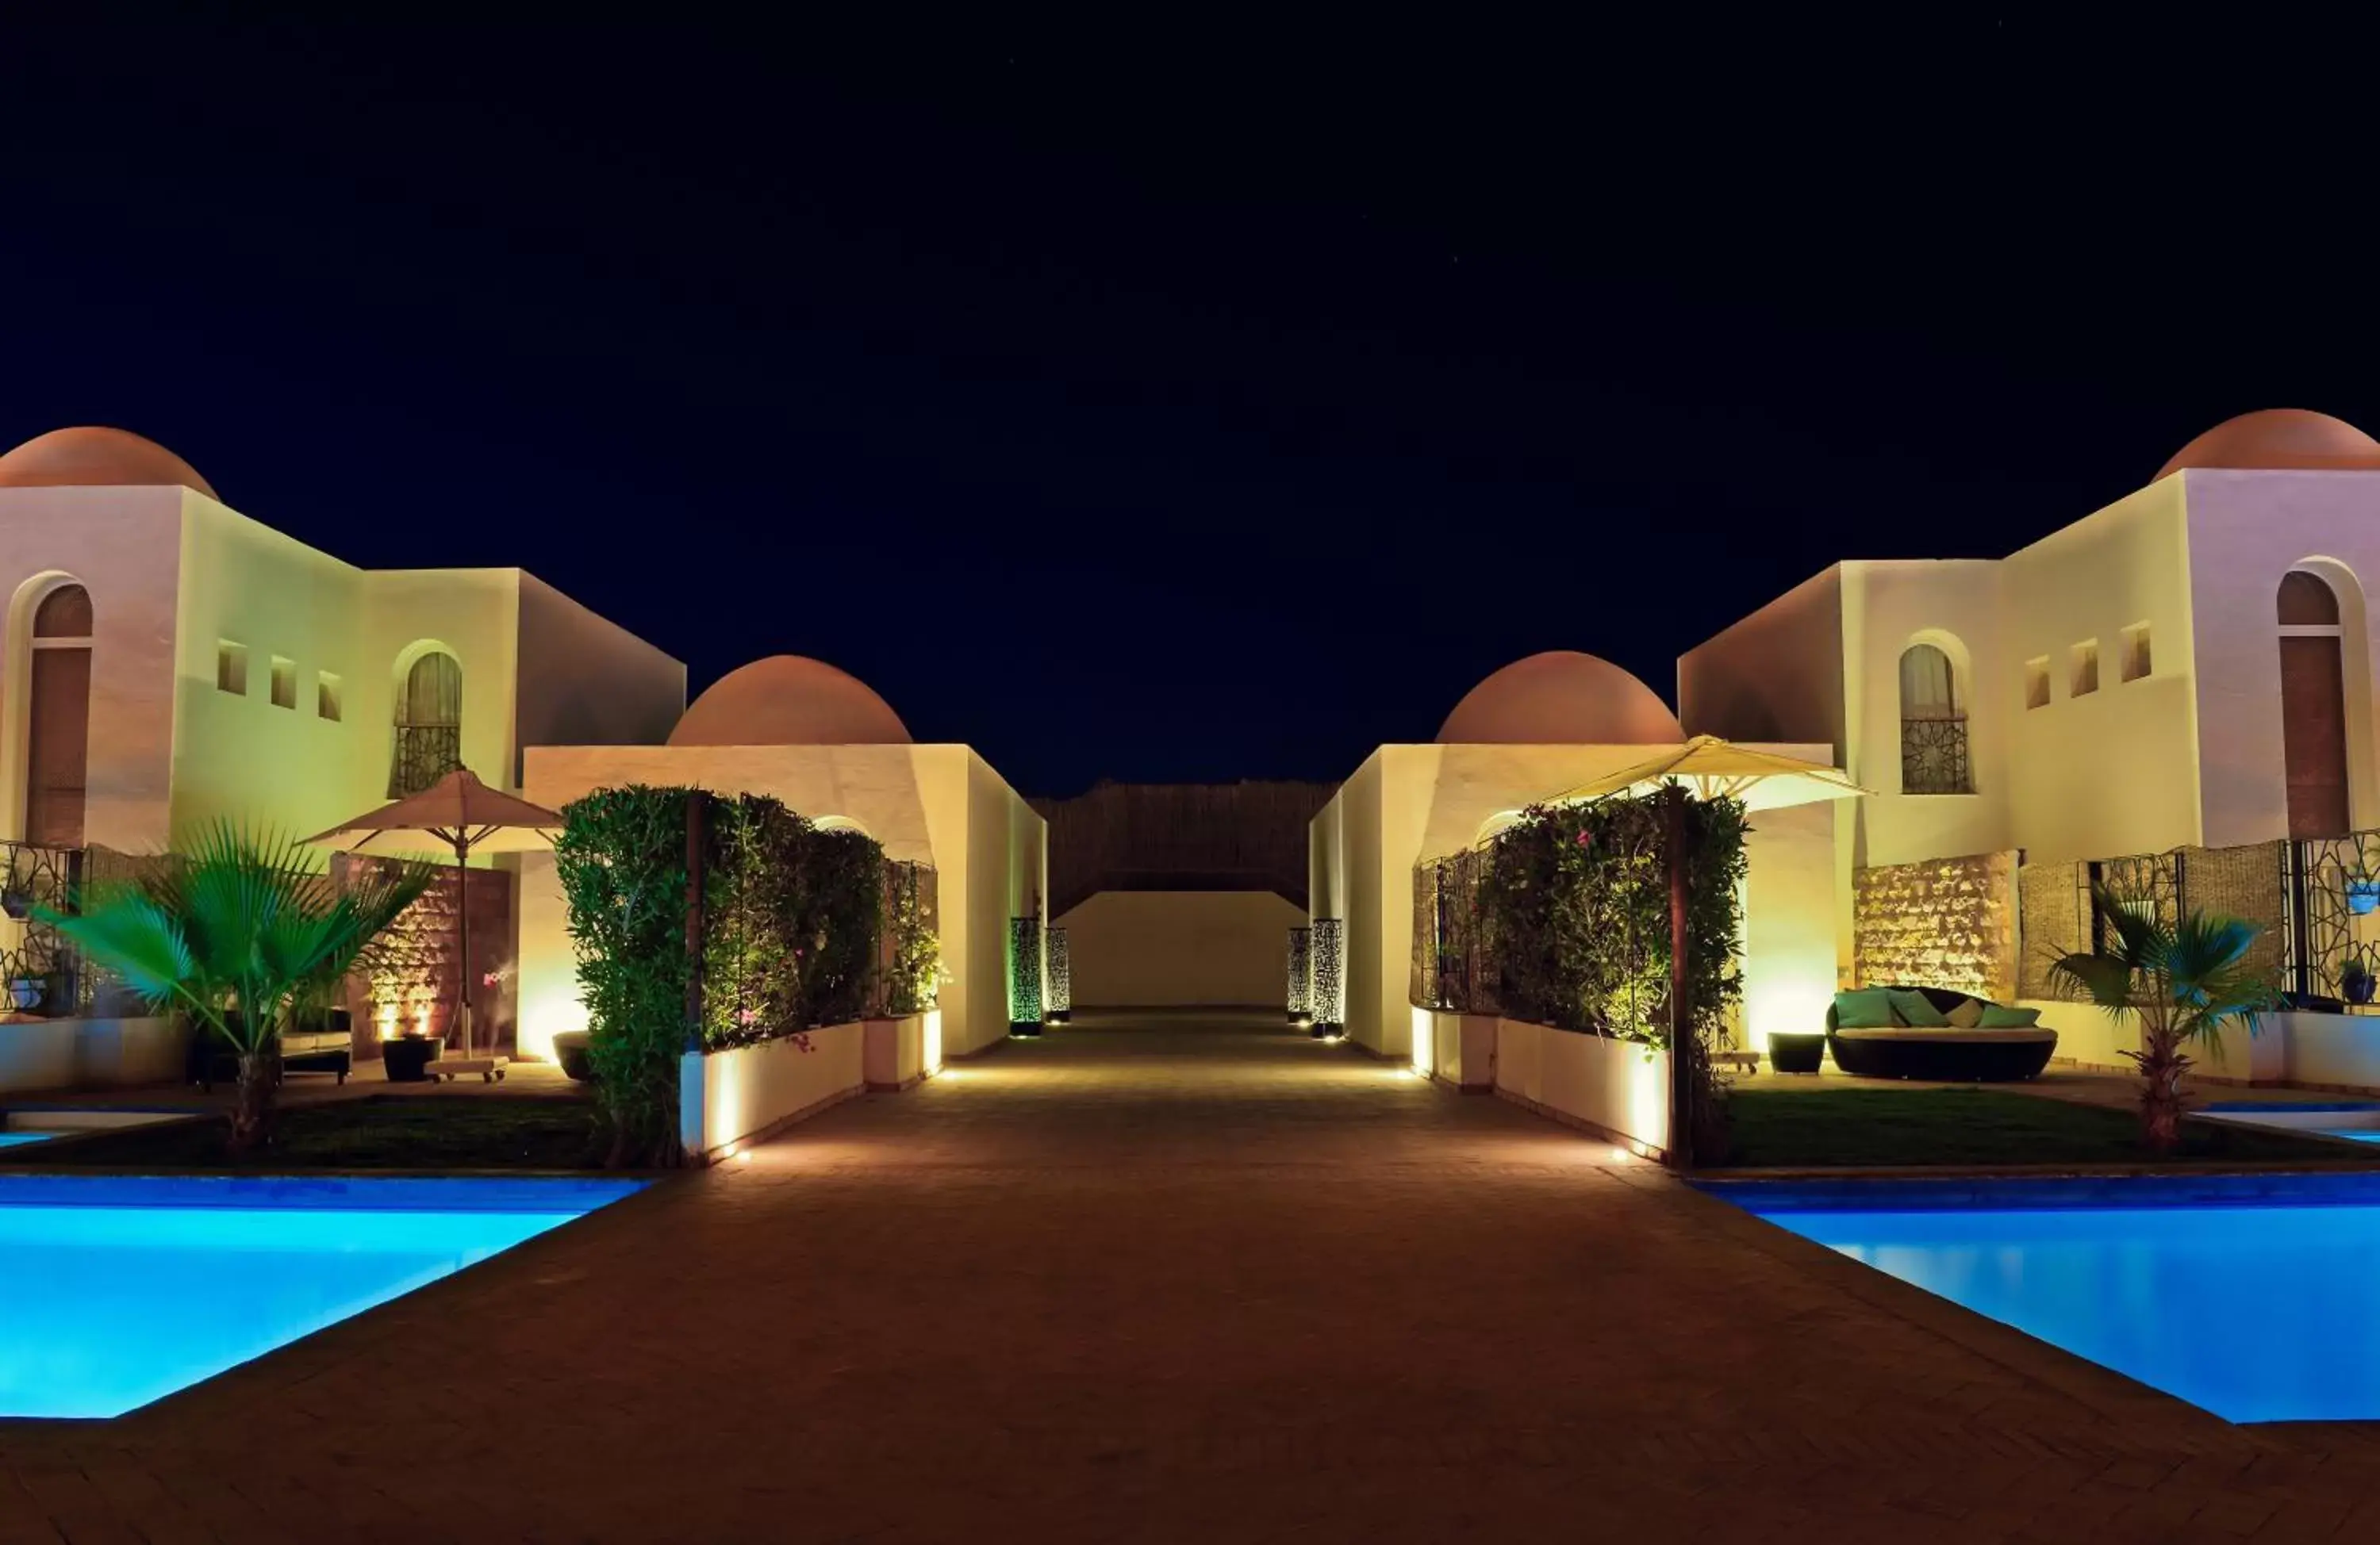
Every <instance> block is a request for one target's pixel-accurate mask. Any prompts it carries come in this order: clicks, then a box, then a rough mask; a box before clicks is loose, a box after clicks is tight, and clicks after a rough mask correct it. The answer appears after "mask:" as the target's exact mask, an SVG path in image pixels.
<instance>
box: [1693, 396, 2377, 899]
mask: <svg viewBox="0 0 2380 1545" xmlns="http://www.w3.org/2000/svg"><path fill="white" fill-rule="evenodd" d="M2370 574H2380V442H2375V441H2373V440H2372V439H2371V438H2369V437H2368V436H2366V435H2364V434H2363V433H2362V431H2360V430H2358V429H2356V428H2352V427H2351V426H2350V425H2347V424H2343V423H2341V422H2339V421H2338V419H2335V418H2329V417H2326V416H2323V415H2321V414H2314V413H2305V412H2300V411H2295V410H2288V409H2282V410H2275V411H2269V412H2264V413H2253V414H2248V415H2246V416H2242V417H2239V418H2235V419H2232V420H2230V421H2228V423H2225V424H2222V425H2219V426H2217V427H2216V428H2214V429H2212V430H2210V431H2208V432H2207V433H2206V434H2204V435H2202V436H2200V437H2199V438H2198V439H2196V440H2194V441H2192V442H2191V443H2190V444H2189V445H2187V446H2185V447H2183V448H2182V450H2181V451H2180V453H2177V454H2176V455H2175V456H2174V457H2173V459H2172V460H2171V461H2169V462H2168V463H2167V464H2166V465H2165V466H2164V468H2163V469H2162V470H2161V471H2159V472H2158V474H2157V476H2156V477H2155V478H2153V479H2152V480H2151V481H2150V482H2149V483H2148V485H2147V486H2146V487H2144V488H2143V489H2140V490H2139V491H2138V492H2136V493H2132V494H2129V495H2127V496H2126V497H2124V498H2122V499H2119V500H2118V501H2116V502H2114V503H2112V504H2110V505H2108V506H2107V508H2105V509H2102V510H2099V511H2096V512H2095V513H2091V514H2088V515H2085V516H2084V517H2083V518H2082V519H2081V520H2078V521H2076V522H2074V523H2073V524H2072V525H2067V526H2065V527H2063V528H2061V529H2059V530H2058V531H2055V532H2053V533H2051V534H2050V535H2048V536H2046V537H2043V538H2042V539H2041V540H2039V541H2037V542H2034V543H2033V544H2032V545H2031V546H2029V547H2026V548H2023V549H2020V550H2019V551H2017V552H2014V553H2011V554H2010V555H2009V556H2008V557H2006V558H2002V559H1990V560H1950V561H1927V560H1865V559H1855V560H1847V561H1843V562H1840V563H1837V564H1835V565H1834V566H1833V567H1831V568H1829V569H1828V570H1827V571H1825V572H1824V573H1820V574H1817V575H1816V576H1815V577H1813V578H1812V579H1810V580H1808V581H1806V582H1804V583H1803V584H1802V585H1798V586H1797V587H1795V588H1794V589H1792V590H1791V591H1789V592H1787V593H1786V594H1785V595H1784V596H1782V597H1779V598H1778V599H1777V600H1775V601H1772V602H1771V603H1769V604H1768V605H1767V606H1766V607H1764V608H1762V609H1761V610H1758V611H1755V612H1754V613H1753V614H1752V615H1751V616H1749V617H1747V618H1745V619H1744V620H1743V621H1742V622H1737V623H1736V624H1734V625H1733V626H1732V627H1730V628H1728V629H1727V630H1726V631H1724V632H1722V633H1720V634H1718V635H1717V636H1716V637H1714V638H1712V639H1710V640H1709V641H1708V642H1706V643H1705V644H1703V645H1701V646H1698V647H1696V648H1694V649H1693V650H1691V651H1689V652H1688V653H1687V654H1686V655H1685V656H1684V657H1683V658H1681V659H1680V660H1679V662H1678V698H1679V716H1680V718H1682V720H1683V721H1684V724H1685V727H1686V729H1687V730H1691V731H1694V732H1695V733H1706V734H1714V735H1721V736H1725V737H1727V738H1729V739H1732V740H1792V741H1813V742H1821V743H1825V744H1828V745H1830V746H1832V747H1833V748H1834V749H1835V751H1836V753H1837V754H1838V755H1839V756H1840V758H1841V765H1842V766H1844V767H1845V768H1846V769H1848V770H1849V771H1850V773H1851V775H1852V777H1853V778H1854V779H1858V780H1859V781H1860V782H1861V783H1863V784H1864V785H1866V786H1867V787H1868V788H1870V789H1873V790H1875V791H1876V797H1875V798H1871V799H1867V800H1864V801H1861V802H1859V804H1858V806H1857V813H1856V815H1855V817H1854V820H1853V823H1852V826H1851V827H1850V828H1849V830H1848V832H1847V837H1848V840H1849V848H1848V851H1847V852H1846V855H1845V856H1846V859H1847V860H1848V862H1850V863H1857V864H1862V865H1866V864H1880V863H1901V862H1904V861H1906V860H1910V859H1918V858H1928V857H1937V856H1943V855H1948V854H1956V853H1973V852H1984V851H1994V850H1998V849H2010V848H2014V849H2022V851H2024V852H2025V853H2026V854H2027V855H2028V857H2032V858H2046V859H2065V858H2101V857H2110V856H2117V855H2122V854H2131V853H2143V852H2153V851H2161V850H2165V849H2169V848H2175V847H2180V846H2202V847H2209V848H2222V847H2231V846H2236V845H2238V844H2241V843H2248V842H2257V841H2264V840H2267V839H2274V838H2279V837H2286V836H2297V837H2311V836H2335V835H2338V834H2339V833H2342V832H2345V831H2349V830H2352V829H2357V828H2361V827H2372V826H2380V790H2375V787H2374V761H2375V759H2374V738H2373V732H2374V727H2373V696H2372V684H2373V680H2374V676H2373V660H2374V647H2375V643H2380V641H2375V639H2374V635H2373V634H2372V632H2371V629H2370V626H2369V623H2368V620H2367V609H2366V605H2365V597H2364V587H2363V579H2362V576H2364V575H2370Z"/></svg>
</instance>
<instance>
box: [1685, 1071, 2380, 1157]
mask: <svg viewBox="0 0 2380 1545" xmlns="http://www.w3.org/2000/svg"><path fill="white" fill-rule="evenodd" d="M1727 1109H1728V1117H1729V1120H1730V1125H1731V1127H1732V1131H1731V1134H1730V1135H1731V1138H1732V1148H1731V1150H1730V1153H1729V1156H1728V1164H1729V1165H1730V1166H1751V1165H1761V1166H1767V1167H1776V1168H1803V1167H1807V1168H1814V1169H1815V1168H1828V1167H1834V1166H1849V1165H1874V1166H1876V1167H1878V1168H1885V1167H1893V1166H1899V1165H2096V1164H2145V1163H2149V1162H2152V1161H2151V1156H2150V1155H2149V1154H2148V1153H2146V1152H2145V1151H2144V1150H2143V1148H2142V1147H2141V1145H2140V1121H2139V1118H2138V1117H2135V1116H2134V1115H2133V1113H2132V1112H2131V1111H2129V1110H2110V1109H2108V1108H2107V1107H2105V1106H2100V1105H2085V1104H2076V1103H2074V1102H2073V1101H2070V1100H2057V1099H2050V1098H2047V1097H2046V1096H2043V1095H2038V1094H2017V1093H2010V1092H2007V1091H2003V1090H1989V1089H1838V1090H1810V1091H1807V1092H1803V1091H1784V1090H1738V1091H1736V1092H1734V1093H1732V1094H1730V1095H1729V1096H1728V1102H1727ZM2182 1132H2183V1138H2182V1142H2183V1147H2182V1152H2181V1153H2179V1154H2177V1155H2175V1157H2176V1158H2177V1159H2179V1160H2181V1161H2184V1162H2191V1161H2207V1160H2214V1161H2223V1160H2240V1161H2272V1160H2284V1161H2286V1160H2298V1159H2306V1160H2327V1161H2332V1162H2340V1161H2343V1162H2346V1163H2349V1164H2353V1163H2355V1162H2357V1161H2358V1159H2359V1158H2361V1159H2362V1160H2363V1162H2366V1163H2373V1162H2380V1153H2374V1154H2360V1153H2358V1152H2357V1151H2356V1150H2355V1149H2353V1148H2350V1147H2348V1146H2346V1145H2344V1144H2336V1143H2327V1142H2319V1141H2310V1140H2308V1139H2304V1138H2298V1137H2292V1136H2290V1135H2289V1134H2287V1133H2284V1132H2261V1131H2256V1130H2254V1129H2249V1128H2243V1127H2231V1126H2227V1125H2225V1124H2223V1123H2220V1122H2212V1121H2192V1122H2186V1123H2184V1125H2183V1128H2182ZM2359 1146H2360V1145H2359Z"/></svg>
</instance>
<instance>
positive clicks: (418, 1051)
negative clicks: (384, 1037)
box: [380, 1035, 438, 1083]
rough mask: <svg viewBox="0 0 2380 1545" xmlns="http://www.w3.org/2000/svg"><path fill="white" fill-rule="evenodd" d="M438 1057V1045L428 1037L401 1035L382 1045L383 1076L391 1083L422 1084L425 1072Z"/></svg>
mask: <svg viewBox="0 0 2380 1545" xmlns="http://www.w3.org/2000/svg"><path fill="white" fill-rule="evenodd" d="M437 1055H438V1043H437V1042H435V1041H433V1040H431V1038H430V1037H429V1036H427V1035H400V1036H397V1037H396V1038H395V1040H392V1041H383V1042H382V1043H381V1044H380V1066H381V1074H382V1076H383V1077H384V1078H386V1079H387V1080H388V1081H389V1082H391V1083H420V1082H422V1081H423V1080H426V1079H427V1078H428V1077H429V1075H428V1074H427V1073H425V1072H424V1071H423V1069H424V1068H428V1067H429V1066H430V1064H431V1059H432V1058H434V1057H436V1056H437Z"/></svg>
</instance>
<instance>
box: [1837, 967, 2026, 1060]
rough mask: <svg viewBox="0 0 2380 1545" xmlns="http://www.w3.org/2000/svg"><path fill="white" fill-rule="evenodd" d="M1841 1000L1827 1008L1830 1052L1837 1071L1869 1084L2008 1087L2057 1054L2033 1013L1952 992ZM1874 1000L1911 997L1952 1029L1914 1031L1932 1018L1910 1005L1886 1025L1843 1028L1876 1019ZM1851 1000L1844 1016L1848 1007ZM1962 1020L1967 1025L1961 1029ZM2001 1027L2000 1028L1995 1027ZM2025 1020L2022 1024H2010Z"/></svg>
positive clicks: (1896, 990) (1918, 990) (1917, 990)
mask: <svg viewBox="0 0 2380 1545" xmlns="http://www.w3.org/2000/svg"><path fill="white" fill-rule="evenodd" d="M1864 993H1865V995H1866V996H1862V995H1860V994H1852V993H1838V994H1836V995H1835V1002H1834V1003H1832V1004H1830V1005H1828V1008H1827V1050H1828V1052H1830V1053H1831V1054H1833V1056H1834V1059H1835V1066H1836V1067H1838V1068H1841V1069H1842V1070H1843V1071H1844V1072H1846V1073H1852V1074H1856V1075H1857V1076H1859V1077H1861V1078H1868V1079H1927V1080H1938V1081H1941V1082H1945V1083H2005V1082H2010V1081H2012V1080H2019V1079H2030V1078H2034V1077H2035V1076H2037V1075H2038V1074H2039V1073H2040V1072H2041V1070H2042V1069H2043V1068H2046V1067H2048V1066H2049V1058H2050V1055H2051V1054H2052V1053H2054V1052H2055V1051H2057V1049H2058V1032H2056V1031H2054V1030H2048V1029H2045V1028H2043V1027H2042V1026H2040V1025H2037V1024H2034V1023H2033V1022H2032V1020H2033V1017H2034V1010H2032V1009H2011V1008H2005V1007H2003V1006H2002V1005H1999V1004H1996V1003H1993V1002H1991V1001H1989V1000H1988V999H1985V998H1979V997H1975V996H1972V995H1970V994H1967V993H1961V992H1956V991H1953V990H1952V989H1950V988H1948V987H1914V988H1912V987H1885V988H1874V989H1865V990H1864ZM1876 993H1882V994H1884V995H1887V996H1890V995H1894V994H1914V995H1915V996H1917V997H1919V998H1922V999H1924V1000H1925V1003H1927V1004H1930V1005H1932V1007H1933V1008H1934V1010H1935V1013H1936V1014H1937V1015H1939V1016H1940V1017H1941V1018H1943V1019H1945V1020H1949V1021H1950V1022H1949V1023H1948V1024H1941V1025H1934V1024H1912V1023H1909V1022H1908V1020H1910V1019H1912V1018H1931V1017H1933V1016H1928V1015H1925V1014H1924V1013H1923V1011H1922V1010H1920V1009H1918V1008H1917V1006H1916V1005H1915V1004H1913V1003H1912V1002H1910V1001H1909V1000H1908V999H1906V998H1904V999H1902V1001H1901V1003H1900V1004H1898V1005H1895V1006H1894V1011H1893V1013H1892V1014H1891V1015H1890V1018H1891V1020H1892V1021H1893V1022H1891V1023H1889V1024H1873V1023H1870V1024H1855V1025H1851V1026H1845V1025H1843V1024H1842V1023H1841V1022H1840V1020H1842V1019H1844V1018H1846V1017H1850V1018H1854V1019H1857V1018H1867V1019H1873V1018H1875V1017H1876V1016H1875V1015H1874V1013H1873V1012H1872V1011H1871V1012H1870V1013H1868V1014H1865V1015H1862V1014H1859V1013H1857V1012H1856V1010H1857V1009H1859V1008H1868V1009H1870V1010H1873V1008H1874V1004H1875V998H1874V996H1873V995H1875V994H1876ZM1847 999H1852V1000H1856V1001H1854V1002H1853V1003H1852V1005H1851V1007H1852V1009H1853V1010H1854V1012H1853V1013H1852V1014H1850V1015H1846V1013H1845V1012H1844V1010H1845V1008H1846V1000H1847ZM1961 1021H1964V1022H1961ZM1995 1021H1999V1022H1995ZM2009 1021H2022V1022H2009Z"/></svg>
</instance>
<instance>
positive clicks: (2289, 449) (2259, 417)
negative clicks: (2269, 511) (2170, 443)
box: [2157, 407, 2380, 477]
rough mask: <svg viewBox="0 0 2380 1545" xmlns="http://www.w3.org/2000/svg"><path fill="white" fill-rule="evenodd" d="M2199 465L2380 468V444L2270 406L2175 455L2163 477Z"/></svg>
mask: <svg viewBox="0 0 2380 1545" xmlns="http://www.w3.org/2000/svg"><path fill="white" fill-rule="evenodd" d="M2193 466H2197V467H2233V468H2240V469H2256V470H2283V469H2295V468H2311V469H2314V470H2323V469H2329V470H2334V471H2370V470H2380V441H2375V440H2374V439H2373V438H2372V437H2371V436H2370V435H2367V434H2365V433H2364V432H2363V431H2362V429H2359V428H2356V427H2355V426H2354V425H2352V424H2350V423H2349V422H2347V421H2346V420H2345V419H2343V418H2333V417H2332V416H2330V415H2328V414H2326V413H2310V412H2308V411H2307V410H2306V409H2304V408H2298V407H2268V408H2263V409H2260V410H2259V411H2257V412H2255V413H2243V414H2241V415H2240V416H2239V417H2237V418H2226V419H2225V420H2224V421H2223V422H2222V423H2220V424H2217V425H2216V426H2215V428H2211V429H2209V430H2207V431H2206V432H2205V433H2204V434H2203V435H2200V436H2199V437H2198V438H2197V439H2196V440H2193V441H2191V442H2190V443H2189V444H2187V445H2185V446H2183V447H2182V448H2181V449H2180V451H2177V452H2175V453H2174V457H2173V460H2171V461H2169V462H2168V463H2166V464H2165V465H2164V466H2163V467H2162V468H2160V469H2159V470H2158V472H2157V476H2158V477H2170V476H2172V475H2173V474H2174V473H2177V472H2180V471H2181V470H2182V469H2183V468H2184V467H2193Z"/></svg>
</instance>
